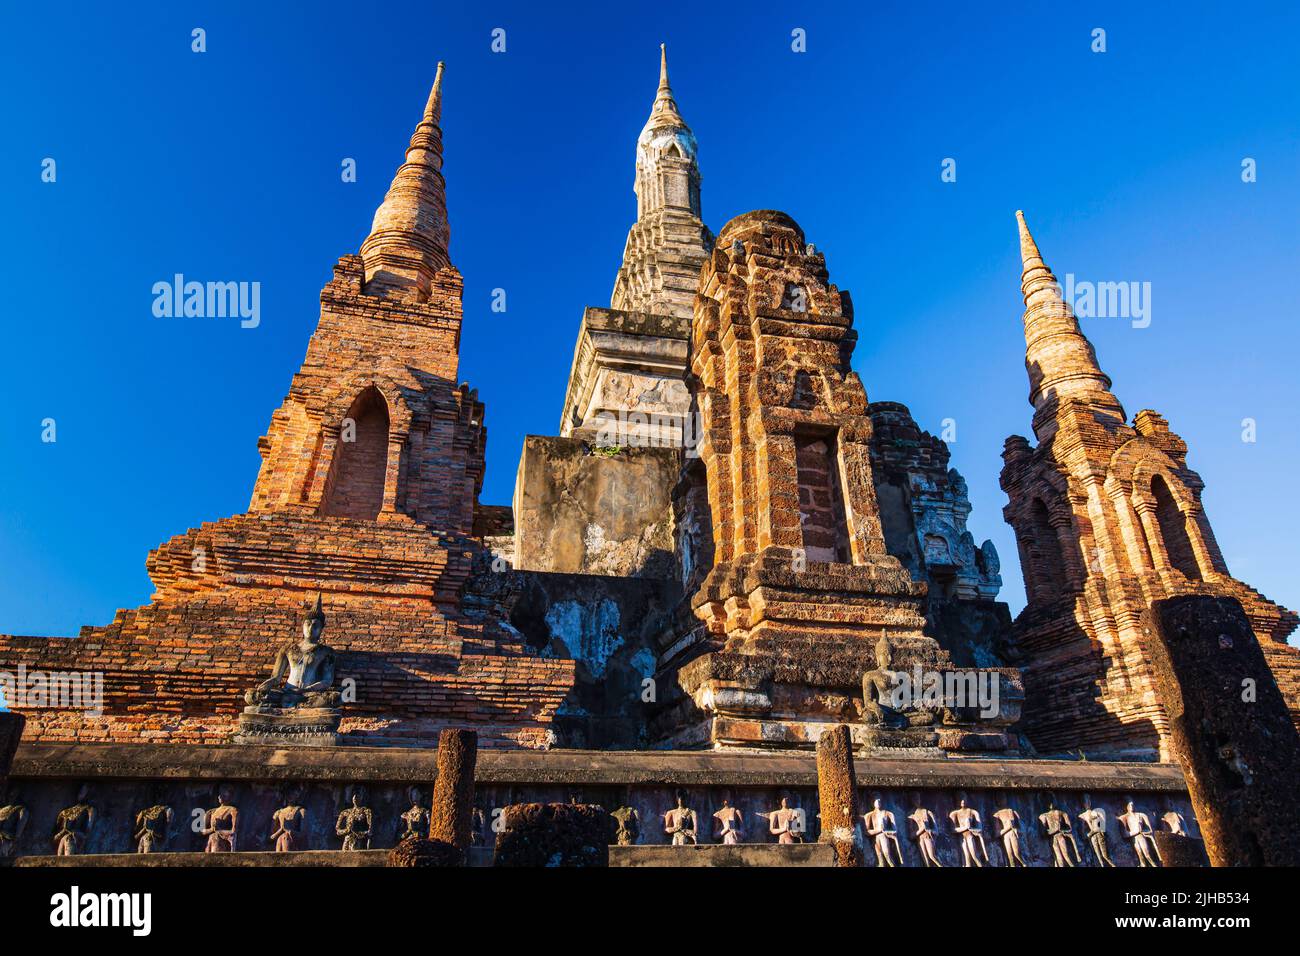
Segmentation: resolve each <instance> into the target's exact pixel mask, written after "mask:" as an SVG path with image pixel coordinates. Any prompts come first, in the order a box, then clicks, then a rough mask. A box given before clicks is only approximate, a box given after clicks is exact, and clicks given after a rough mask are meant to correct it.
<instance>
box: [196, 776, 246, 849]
mask: <svg viewBox="0 0 1300 956" xmlns="http://www.w3.org/2000/svg"><path fill="white" fill-rule="evenodd" d="M233 799H234V798H233V796H232V793H231V789H230V787H225V786H223V787H220V788H218V789H217V805H216V806H215V807H213V808H212V809H211V810H209V811H208V812H207V813H206V814H204V818H203V829H201V830H200V831H199V833H200V834H202V835H203V836H205V837H207V838H208V842H207V844H206V845H205V846H204V848H203V852H204V853H234V852H235V848H236V841H237V840H238V834H239V809H238V808H237V807H235V805H234V804H233V803H232V802H231V801H232V800H233Z"/></svg>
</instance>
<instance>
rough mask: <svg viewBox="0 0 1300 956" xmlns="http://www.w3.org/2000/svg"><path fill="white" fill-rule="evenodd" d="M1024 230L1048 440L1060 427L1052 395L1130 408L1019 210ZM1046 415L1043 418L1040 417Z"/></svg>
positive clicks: (1035, 373)
mask: <svg viewBox="0 0 1300 956" xmlns="http://www.w3.org/2000/svg"><path fill="white" fill-rule="evenodd" d="M1016 223H1017V225H1018V226H1019V231H1020V262H1021V265H1022V271H1021V274H1020V294H1021V295H1022V296H1023V297H1024V300H1025V316H1024V323H1025V346H1026V348H1025V367H1026V369H1027V370H1028V371H1029V401H1030V403H1031V404H1032V405H1033V406H1034V408H1035V409H1037V411H1036V412H1035V415H1034V433H1035V434H1036V435H1037V436H1038V437H1039V439H1040V440H1043V439H1044V438H1045V436H1047V435H1049V434H1051V433H1052V432H1053V431H1054V429H1055V424H1054V421H1053V419H1052V417H1051V414H1050V408H1051V405H1052V404H1053V403H1051V402H1049V401H1048V400H1049V399H1052V398H1059V397H1061V396H1070V397H1073V398H1077V399H1081V400H1083V401H1086V402H1088V403H1089V404H1091V405H1093V406H1094V407H1096V408H1104V409H1106V410H1108V411H1109V412H1114V413H1116V414H1118V416H1119V418H1120V420H1121V421H1123V420H1124V409H1123V408H1122V407H1121V406H1120V404H1119V402H1118V401H1116V399H1115V396H1114V395H1112V394H1111V393H1110V378H1109V377H1108V376H1107V375H1106V373H1105V372H1103V371H1102V370H1101V366H1100V365H1098V364H1097V356H1096V353H1094V352H1093V349H1092V343H1090V342H1089V341H1088V338H1087V336H1085V335H1084V334H1083V330H1082V329H1080V327H1079V320H1078V319H1077V318H1076V317H1075V315H1074V310H1073V309H1072V308H1070V305H1069V303H1067V302H1066V301H1065V299H1064V297H1063V296H1062V295H1061V287H1060V285H1059V284H1058V283H1057V281H1056V276H1054V275H1053V274H1052V270H1051V269H1049V268H1048V267H1047V263H1045V262H1044V261H1043V254H1042V253H1041V252H1040V251H1039V249H1038V243H1037V242H1035V241H1034V237H1033V234H1032V233H1030V231H1029V224H1028V223H1027V222H1025V214H1024V212H1022V211H1021V210H1019V209H1017V210H1016ZM1040 416H1042V417H1041V420H1040Z"/></svg>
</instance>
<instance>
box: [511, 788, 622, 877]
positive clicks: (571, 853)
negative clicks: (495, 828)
mask: <svg viewBox="0 0 1300 956" xmlns="http://www.w3.org/2000/svg"><path fill="white" fill-rule="evenodd" d="M502 818H503V820H504V822H505V829H504V830H502V832H501V833H499V834H498V835H497V846H496V857H495V861H494V865H495V866H608V865H609V845H610V844H611V843H613V842H614V840H615V833H616V832H617V829H618V827H617V824H616V823H615V821H614V818H613V817H611V816H610V815H609V813H608V812H606V810H605V808H604V807H601V806H597V805H595V804H590V803H521V804H515V805H514V806H509V807H506V808H505V809H504V810H503V811H502Z"/></svg>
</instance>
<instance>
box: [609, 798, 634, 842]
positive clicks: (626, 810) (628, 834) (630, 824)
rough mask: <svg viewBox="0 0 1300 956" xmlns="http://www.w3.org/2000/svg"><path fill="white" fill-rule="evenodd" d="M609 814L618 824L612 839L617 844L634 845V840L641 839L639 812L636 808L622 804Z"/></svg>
mask: <svg viewBox="0 0 1300 956" xmlns="http://www.w3.org/2000/svg"><path fill="white" fill-rule="evenodd" d="M610 816H611V817H613V818H614V821H615V822H616V823H617V824H618V832H617V833H615V834H614V841H615V842H616V843H617V844H618V845H619V846H636V842H637V841H638V840H639V839H641V814H639V813H637V812H636V808H635V807H629V806H626V805H624V806H621V807H619V808H618V809H617V810H615V811H614V812H613V813H611V814H610Z"/></svg>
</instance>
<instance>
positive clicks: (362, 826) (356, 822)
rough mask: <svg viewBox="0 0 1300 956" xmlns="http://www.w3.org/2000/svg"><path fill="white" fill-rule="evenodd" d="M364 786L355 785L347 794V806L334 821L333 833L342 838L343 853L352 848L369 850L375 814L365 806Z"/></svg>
mask: <svg viewBox="0 0 1300 956" xmlns="http://www.w3.org/2000/svg"><path fill="white" fill-rule="evenodd" d="M366 796H367V794H366V788H365V787H361V786H357V787H353V788H352V789H351V792H350V793H349V794H348V804H349V805H348V806H347V807H344V809H343V812H341V813H340V814H339V818H338V819H337V820H335V821H334V833H335V834H336V835H337V836H341V837H342V838H343V846H342V847H341V848H340V849H342V851H343V852H344V853H347V852H349V851H352V850H369V849H370V834H371V831H372V830H373V829H374V823H375V816H374V814H373V813H372V812H371V810H370V808H369V807H367V806H365V802H366Z"/></svg>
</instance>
